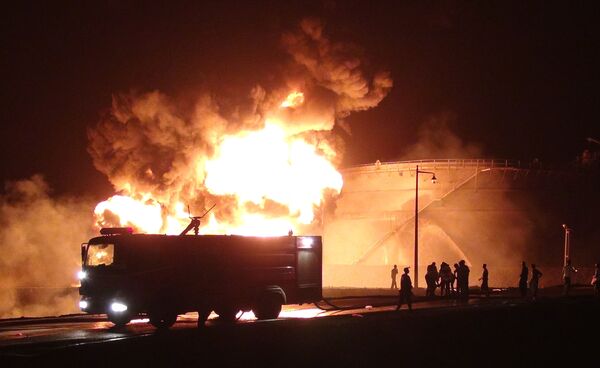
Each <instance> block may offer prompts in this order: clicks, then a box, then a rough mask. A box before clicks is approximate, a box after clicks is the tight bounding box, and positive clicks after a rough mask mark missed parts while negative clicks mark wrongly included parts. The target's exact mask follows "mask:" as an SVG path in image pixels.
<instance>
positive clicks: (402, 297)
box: [396, 267, 412, 310]
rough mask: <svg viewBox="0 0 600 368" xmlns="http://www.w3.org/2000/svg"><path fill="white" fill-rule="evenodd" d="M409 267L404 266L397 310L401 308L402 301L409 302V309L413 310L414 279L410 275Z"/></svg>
mask: <svg viewBox="0 0 600 368" xmlns="http://www.w3.org/2000/svg"><path fill="white" fill-rule="evenodd" d="M408 269H409V268H408V267H404V273H403V274H402V277H401V278H400V291H399V292H398V293H399V294H398V306H397V307H396V310H400V308H401V307H402V303H405V302H406V304H408V310H412V280H411V279H410V276H408V271H409V270H408Z"/></svg>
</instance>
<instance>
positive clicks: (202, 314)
mask: <svg viewBox="0 0 600 368" xmlns="http://www.w3.org/2000/svg"><path fill="white" fill-rule="evenodd" d="M210 312H211V310H210V309H199V310H198V328H203V327H204V324H205V322H206V320H207V319H208V316H210Z"/></svg>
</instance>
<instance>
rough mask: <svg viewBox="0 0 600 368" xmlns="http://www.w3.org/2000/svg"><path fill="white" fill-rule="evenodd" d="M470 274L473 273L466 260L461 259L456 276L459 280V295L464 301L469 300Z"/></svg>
mask: <svg viewBox="0 0 600 368" xmlns="http://www.w3.org/2000/svg"><path fill="white" fill-rule="evenodd" d="M469 272H471V270H470V269H469V266H467V265H466V264H465V261H464V259H461V260H460V262H458V269H457V272H456V274H457V279H458V282H457V285H458V289H459V295H460V298H461V299H464V300H467V299H469Z"/></svg>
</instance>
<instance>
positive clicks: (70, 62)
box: [0, 1, 600, 198]
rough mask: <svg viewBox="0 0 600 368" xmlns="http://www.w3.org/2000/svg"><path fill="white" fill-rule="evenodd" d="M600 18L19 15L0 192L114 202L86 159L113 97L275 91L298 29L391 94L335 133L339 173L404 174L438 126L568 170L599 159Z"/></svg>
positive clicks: (174, 11) (8, 59)
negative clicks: (35, 181) (582, 158)
mask: <svg viewBox="0 0 600 368" xmlns="http://www.w3.org/2000/svg"><path fill="white" fill-rule="evenodd" d="M598 10H600V9H599V5H597V4H596V3H594V2H583V3H577V4H571V3H566V2H565V3H533V4H532V3H527V4H523V3H520V2H508V3H507V2H498V3H482V4H469V3H461V2H441V3H437V4H435V5H429V6H427V5H423V4H412V3H409V4H394V3H392V2H383V1H382V2H375V3H374V4H373V3H369V2H364V1H349V2H335V1H315V2H308V3H307V2H304V1H291V2H286V3H285V4H280V3H279V2H277V1H264V2H261V3H259V4H258V5H256V4H247V3H245V2H236V1H233V2H219V3H213V4H208V5H207V4H192V3H190V4H183V3H179V4H175V5H169V6H167V5H162V6H161V5H154V4H153V5H147V4H141V3H137V2H134V1H125V2H112V1H109V2H106V3H103V4H95V5H88V4H79V3H69V4H63V5H62V6H58V5H55V4H48V5H46V4H33V5H32V4H26V5H12V8H7V9H6V11H5V12H4V14H3V22H2V23H3V26H2V28H3V32H2V34H3V44H4V47H3V50H4V53H3V57H2V62H3V68H2V69H3V70H4V76H3V80H4V83H3V88H2V97H3V98H2V100H3V102H4V106H3V109H2V128H1V129H2V136H3V137H4V141H5V142H4V144H3V145H2V148H1V150H2V151H1V153H2V156H3V158H4V159H3V165H2V166H3V169H2V172H1V173H0V180H1V181H2V183H5V182H7V181H11V180H19V179H24V178H28V177H31V176H32V175H34V174H42V175H44V176H45V177H46V178H47V180H48V183H49V185H50V186H51V187H52V188H54V190H55V192H56V193H59V194H70V193H73V194H78V195H80V194H88V195H93V196H97V197H99V198H100V197H105V196H106V195H109V194H111V193H112V192H113V191H112V187H111V186H110V184H109V182H108V180H107V178H106V177H105V176H104V175H103V174H101V173H100V172H98V171H97V170H96V169H95V168H94V166H93V164H92V160H91V157H90V155H89V154H88V153H87V146H88V139H87V129H88V128H89V127H92V126H94V125H95V124H96V123H97V122H98V121H99V120H100V118H101V116H102V114H104V113H105V112H106V111H107V110H108V109H109V108H110V105H111V96H112V95H113V94H116V93H123V92H128V91H132V90H135V91H140V92H146V91H152V90H160V91H162V92H164V93H165V94H167V95H169V96H173V97H174V98H177V99H181V100H186V99H194V98H195V97H196V94H197V92H198V91H199V90H200V89H210V90H211V91H214V93H215V95H219V96H224V97H223V98H226V99H231V100H233V101H234V100H235V98H236V97H239V96H245V95H246V94H247V93H248V91H249V90H250V88H252V86H254V85H256V84H262V85H269V83H270V81H271V76H272V74H273V73H274V72H275V71H276V69H277V68H278V67H279V65H281V64H282V63H285V58H286V57H287V56H286V55H285V53H284V52H283V51H282V50H281V47H280V44H279V41H280V37H281V34H282V33H283V32H285V31H287V30H290V29H292V28H294V27H296V26H297V23H298V21H299V20H301V19H302V18H303V17H305V16H316V17H319V18H321V19H322V20H323V21H324V23H325V27H326V30H327V32H328V33H330V34H331V35H332V38H335V39H336V40H341V41H344V42H351V43H353V44H356V45H357V46H359V47H360V48H361V49H362V51H363V53H364V54H365V55H366V56H367V59H368V61H369V64H368V65H366V67H367V68H372V69H385V70H389V71H390V72H391V76H392V78H393V80H394V87H393V88H392V90H391V92H390V94H389V95H388V96H387V97H385V98H384V99H383V101H382V102H381V103H380V104H379V105H378V106H377V107H375V108H373V109H370V110H368V111H363V112H357V113H354V114H352V115H350V116H349V117H348V118H347V119H345V120H346V123H347V125H348V126H349V127H350V128H351V132H352V133H351V134H348V133H347V131H346V130H344V129H338V133H339V134H340V136H341V137H342V138H343V139H344V141H345V146H346V148H345V150H346V153H345V156H344V160H343V162H342V167H345V166H350V165H356V164H366V163H372V162H375V161H376V160H381V161H382V162H383V161H394V160H399V159H405V158H408V157H407V154H410V153H411V152H412V151H411V149H412V148H414V147H413V146H414V143H415V142H416V141H417V140H418V139H419V137H420V136H419V134H420V133H419V132H420V131H423V130H422V129H423V127H425V128H431V127H432V126H433V127H434V128H433V129H435V127H440V126H441V127H447V130H448V132H451V134H452V135H451V137H452V139H453V142H454V144H456V145H458V149H459V150H460V149H462V148H465V150H464V151H465V152H467V153H468V152H477V153H479V154H480V156H481V157H486V158H508V159H520V160H523V161H528V160H531V159H534V158H538V159H539V160H541V161H542V162H553V163H567V162H571V161H573V160H574V159H575V157H576V156H577V155H579V154H580V153H581V152H582V151H583V149H585V148H588V147H589V148H596V147H597V148H600V146H599V145H595V144H593V143H589V142H587V141H586V138H587V137H592V138H595V139H599V138H600V124H598V123H597V121H598V117H599V112H598V109H597V105H598V102H599V101H598V96H599V94H598V92H597V85H598V84H599V83H598V82H600V75H599V71H598V67H597V65H600V63H599V61H600V60H599V57H598V54H599V53H598V52H597V51H598V50H597V48H598V45H599V44H600V43H599V42H598V41H600V24H598V23H597V21H596V14H597V12H598ZM431 121H438V122H441V123H440V124H441V125H440V124H433V125H431V123H430V122H431ZM445 137H446V136H445V135H444V136H442V137H441V138H440V137H438V138H439V139H440V141H436V142H438V143H444V140H445ZM470 146H473V147H476V148H477V149H476V150H468V149H466V148H467V147H470ZM410 158H415V159H418V158H425V157H410ZM429 158H440V157H429ZM473 158H477V157H473Z"/></svg>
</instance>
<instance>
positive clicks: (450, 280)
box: [391, 259, 600, 310]
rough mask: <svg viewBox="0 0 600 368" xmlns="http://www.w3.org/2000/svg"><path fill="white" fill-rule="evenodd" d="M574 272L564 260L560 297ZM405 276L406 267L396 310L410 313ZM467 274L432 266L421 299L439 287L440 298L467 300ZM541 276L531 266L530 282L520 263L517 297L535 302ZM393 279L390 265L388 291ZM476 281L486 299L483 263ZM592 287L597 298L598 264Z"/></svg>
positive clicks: (461, 268)
mask: <svg viewBox="0 0 600 368" xmlns="http://www.w3.org/2000/svg"><path fill="white" fill-rule="evenodd" d="M577 272H578V270H577V269H576V268H575V267H573V266H572V265H571V260H570V259H567V261H566V262H565V266H564V267H563V283H564V291H563V294H564V295H569V292H570V290H571V280H572V276H573V274H574V273H577ZM409 273H410V267H405V268H404V273H403V274H402V276H401V278H400V290H399V297H398V305H397V307H396V310H399V309H400V307H401V306H402V304H404V303H406V304H407V305H408V309H409V310H412V295H413V293H412V288H413V285H412V280H411V278H410V276H409ZM469 273H470V269H469V266H467V265H466V263H465V261H464V260H461V261H459V262H458V263H455V264H454V270H452V269H450V265H449V264H448V263H446V262H442V263H441V265H440V269H439V270H438V268H437V265H436V263H435V262H433V263H431V264H430V265H428V266H427V273H426V274H425V282H426V283H427V290H426V291H425V295H426V296H435V290H436V289H437V288H438V287H440V290H441V291H440V295H441V296H451V295H457V296H458V297H459V298H461V299H467V298H468V297H469ZM542 275H543V274H542V272H541V271H540V270H539V269H538V268H537V267H536V265H535V264H533V263H532V264H531V279H530V278H529V268H528V267H527V263H525V261H523V263H522V265H521V274H520V275H519V291H520V293H521V296H523V297H526V296H527V293H528V291H529V293H530V295H531V297H532V299H533V300H535V299H536V298H537V294H538V287H539V281H540V278H541V277H542ZM397 276H398V266H397V265H394V268H392V272H391V277H392V286H391V288H392V289H398V284H397V283H396V278H397ZM479 281H481V293H482V294H483V295H485V296H489V294H490V288H489V284H488V281H489V272H488V269H487V264H485V263H484V264H483V271H482V274H481V277H480V278H479ZM455 282H456V286H455ZM592 285H593V286H594V292H595V294H596V295H597V296H600V263H596V264H595V270H594V276H593V278H592Z"/></svg>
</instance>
